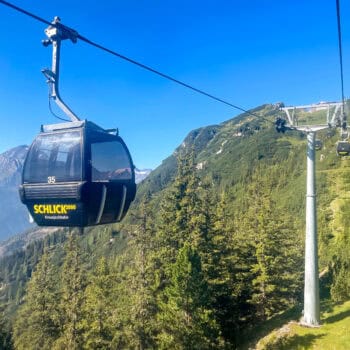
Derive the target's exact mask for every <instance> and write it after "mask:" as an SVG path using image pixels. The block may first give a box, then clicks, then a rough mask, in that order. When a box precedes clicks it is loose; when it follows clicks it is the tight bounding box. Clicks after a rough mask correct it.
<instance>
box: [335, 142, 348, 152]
mask: <svg viewBox="0 0 350 350" xmlns="http://www.w3.org/2000/svg"><path fill="white" fill-rule="evenodd" d="M336 147H337V154H338V156H348V155H349V154H350V143H349V141H338V142H337V146H336Z"/></svg>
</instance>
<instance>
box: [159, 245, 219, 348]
mask: <svg viewBox="0 0 350 350" xmlns="http://www.w3.org/2000/svg"><path fill="white" fill-rule="evenodd" d="M164 295H165V300H164V301H163V302H161V303H160V308H161V312H160V314H159V322H160V327H161V333H160V335H159V337H158V344H159V348H161V349H191V350H193V349H201V350H203V349H212V348H218V347H219V340H220V336H219V329H218V326H217V324H216V322H215V320H214V318H213V313H212V311H211V310H210V309H209V305H210V302H209V294H208V285H207V283H206V281H205V279H204V276H203V273H202V267H201V259H200V256H199V254H198V252H197V251H196V250H195V249H194V248H192V247H191V246H190V245H189V244H188V243H186V244H185V245H184V246H183V247H182V248H181V249H180V250H179V252H178V256H177V259H176V262H175V263H174V264H173V266H172V269H171V277H170V284H169V285H168V286H167V287H166V289H165V291H164Z"/></svg>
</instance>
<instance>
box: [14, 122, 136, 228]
mask: <svg viewBox="0 0 350 350" xmlns="http://www.w3.org/2000/svg"><path fill="white" fill-rule="evenodd" d="M19 192H20V197H21V200H22V202H23V203H24V204H25V205H26V206H27V208H28V210H29V212H30V214H31V215H32V217H33V218H34V220H35V222H36V223H37V224H38V225H39V226H68V227H72V226H78V227H85V226H92V225H99V224H108V223H113V222H118V221H120V220H122V218H123V217H124V216H125V214H126V213H127V211H128V209H129V206H130V204H131V202H132V201H133V199H134V198H135V193H136V184H135V172H134V165H133V162H132V159H131V156H130V153H129V151H128V148H127V147H126V145H125V143H124V141H123V140H122V139H121V137H119V136H118V135H117V134H116V133H113V132H111V131H108V130H104V129H102V128H100V127H99V126H97V125H96V124H94V123H91V122H88V121H75V122H69V123H60V124H54V125H46V126H43V127H42V132H41V133H40V134H39V135H38V136H37V137H36V138H35V140H34V141H33V143H32V145H31V147H30V149H29V151H28V154H27V157H26V160H25V163H24V169H23V177H22V185H21V186H20V189H19Z"/></svg>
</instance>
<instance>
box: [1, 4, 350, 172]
mask: <svg viewBox="0 0 350 350" xmlns="http://www.w3.org/2000/svg"><path fill="white" fill-rule="evenodd" d="M13 3H14V4H15V5H17V6H19V7H23V8H25V9H27V10H28V11H30V12H33V13H35V14H37V15H38V16H41V17H43V18H45V19H47V20H49V21H51V20H52V19H53V17H54V16H59V17H60V18H61V20H62V23H63V24H66V25H67V26H70V27H72V28H74V29H76V30H77V31H78V32H79V33H80V34H81V35H83V36H85V37H87V38H89V39H90V40H92V41H95V42H97V43H100V44H102V45H104V46H106V47H108V48H110V49H112V50H115V51H117V52H119V53H121V54H123V55H126V56H128V57H130V58H133V59H135V60H136V61H140V62H142V63H144V64H146V65H149V66H151V67H153V68H155V69H157V70H160V71H162V72H164V73H166V74H169V75H171V76H173V77H175V78H177V79H179V80H182V81H184V82H186V83H188V84H191V85H193V86H195V87H197V88H199V89H202V90H205V91H207V92H209V93H211V94H213V95H216V96H218V97H220V98H222V99H226V100H228V101H230V102H231V103H233V104H236V105H239V106H241V107H243V108H246V109H249V108H254V107H256V106H258V105H261V104H264V103H274V102H277V101H284V102H285V103H286V104H287V105H296V104H307V103H312V102H319V101H338V100H340V98H341V93H340V82H339V57H338V41H337V22H336V8H335V1H330V0H327V1H326V0H323V1H316V0H309V1H301V0H295V1H290V0H279V1H277V0H267V1H262V0H260V1H257V0H251V1H236V0H231V1H229V0H226V1H221V0H215V1H214V0H212V1H206V0H201V1H198V0H193V1H191V0H187V1H183V0H177V1H169V0H157V1H155V0H148V1H145V0H137V1H136V0H126V1H121V0H114V1H112V0H100V1H95V0H94V1H93V0H85V1H83V0H69V1H68V0H61V1H57V2H55V1H42V0H31V1H24V0H13ZM340 3H341V11H342V30H343V54H344V79H345V94H346V96H349V95H348V90H349V89H348V86H349V73H350V67H349V64H348V62H349V58H350V45H349V44H350V24H348V23H349V21H348V18H349V16H350V3H349V2H348V1H345V0H341V2H340ZM45 27H46V26H45V25H44V24H42V23H40V22H37V21H35V20H33V19H31V18H29V17H26V16H24V15H22V14H20V13H17V12H15V11H14V10H12V9H9V8H7V7H5V6H4V5H1V4H0V122H1V128H0V153H2V152H3V151H5V150H7V149H9V148H11V147H15V146H17V145H20V144H30V143H31V140H32V139H33V138H34V137H35V135H36V134H37V132H38V131H39V128H40V125H41V124H51V123H56V122H58V120H57V119H56V118H54V117H53V116H52V115H51V113H50V112H49V109H48V97H47V96H48V88H47V85H46V84H45V78H44V77H43V76H42V74H41V72H40V70H41V69H42V68H44V67H50V65H51V47H49V48H45V47H43V46H42V45H41V40H42V39H44V38H45V35H44V29H45ZM60 91H61V95H62V98H63V99H64V100H65V101H66V102H67V103H68V104H69V106H70V107H71V108H72V109H73V111H74V112H75V113H76V114H77V115H78V116H79V117H80V118H81V119H88V120H91V121H94V122H95V123H97V124H99V125H101V126H102V127H105V128H112V127H118V128H119V130H120V134H121V136H122V137H123V138H124V140H125V141H126V143H127V144H128V146H129V148H130V151H131V153H132V155H133V158H134V162H135V164H136V166H137V167H139V168H146V167H147V168H155V167H156V166H157V165H159V164H160V163H161V161H162V160H163V159H164V158H166V157H167V156H168V155H170V154H171V153H172V152H173V150H174V149H175V147H176V146H178V145H179V144H180V143H181V141H182V140H183V139H184V138H185V136H186V135H187V133H188V132H189V131H190V130H192V129H195V128H198V127H201V126H205V125H209V124H217V123H221V122H223V121H225V120H227V119H230V118H232V117H234V116H235V115H237V114H238V113H239V112H238V111H236V110H234V109H232V108H230V107H228V106H225V105H222V104H219V103H218V102H215V101H212V100H210V99H208V98H206V97H204V96H201V95H198V94H196V93H194V92H192V91H190V90H187V89H185V88H183V87H181V86H177V85H176V84H174V83H172V82H170V81H166V80H164V79H162V78H160V77H158V76H156V75H153V74H151V73H150V72H147V71H144V70H142V69H140V68H139V67H136V66H133V65H131V64H130V63H127V62H124V61H122V60H120V59H117V58H115V57H113V56H111V55H108V54H106V53H104V52H102V51H99V50H97V49H95V48H93V47H91V46H89V45H87V44H86V43H84V42H78V43H77V44H72V43H71V42H68V41H65V42H64V43H63V44H62V61H61V76H60ZM54 109H55V111H56V112H57V113H60V111H59V110H58V109H57V108H54ZM60 115H62V114H60Z"/></svg>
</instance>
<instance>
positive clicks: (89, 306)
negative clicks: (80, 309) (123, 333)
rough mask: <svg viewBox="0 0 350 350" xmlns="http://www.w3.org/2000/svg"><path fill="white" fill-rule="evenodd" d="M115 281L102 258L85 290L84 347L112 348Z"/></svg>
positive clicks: (104, 259)
mask: <svg viewBox="0 0 350 350" xmlns="http://www.w3.org/2000/svg"><path fill="white" fill-rule="evenodd" d="M114 281H115V276H114V275H113V274H112V273H111V272H110V269H109V266H108V263H107V260H106V258H104V257H102V258H100V260H99V261H98V262H97V266H96V268H95V270H94V272H93V274H92V275H91V277H90V283H89V285H88V286H87V288H86V290H85V300H86V302H85V305H84V318H83V320H82V324H83V329H84V330H85V332H84V349H109V348H110V345H111V341H112V339H113V333H114V332H113V331H114V327H113V323H112V315H113V310H114V300H115V299H116V298H115V296H114V283H115V282H114Z"/></svg>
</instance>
